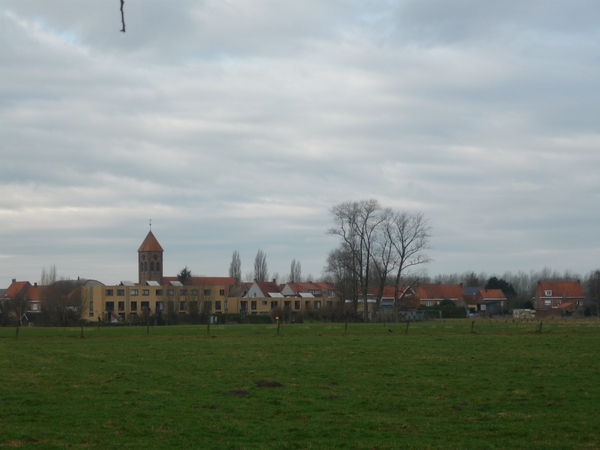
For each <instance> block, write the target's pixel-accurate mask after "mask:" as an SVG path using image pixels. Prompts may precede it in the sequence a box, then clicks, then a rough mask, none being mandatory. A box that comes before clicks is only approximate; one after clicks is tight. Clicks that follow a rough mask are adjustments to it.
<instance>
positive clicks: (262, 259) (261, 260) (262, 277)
mask: <svg viewBox="0 0 600 450" xmlns="http://www.w3.org/2000/svg"><path fill="white" fill-rule="evenodd" d="M254 279H255V280H256V281H259V282H263V281H267V280H268V279H269V271H268V269H267V255H266V253H264V252H263V251H262V250H258V252H257V253H256V258H254Z"/></svg>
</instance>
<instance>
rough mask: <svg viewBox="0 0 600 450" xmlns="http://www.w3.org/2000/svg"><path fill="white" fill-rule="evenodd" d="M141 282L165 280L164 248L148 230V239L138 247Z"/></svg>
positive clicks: (160, 281) (160, 282) (143, 283)
mask: <svg viewBox="0 0 600 450" xmlns="http://www.w3.org/2000/svg"><path fill="white" fill-rule="evenodd" d="M138 273H139V278H138V280H139V283H140V284H141V285H142V286H143V285H145V284H146V281H156V282H158V284H160V285H162V282H163V249H162V247H161V246H160V244H159V243H158V241H157V240H156V238H155V237H154V234H152V230H150V231H149V232H148V235H147V236H146V239H144V242H142V245H140V248H139V249H138Z"/></svg>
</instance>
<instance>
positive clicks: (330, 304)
mask: <svg viewBox="0 0 600 450" xmlns="http://www.w3.org/2000/svg"><path fill="white" fill-rule="evenodd" d="M325 304H326V305H327V307H328V308H333V302H332V301H331V300H327V301H326V302H325Z"/></svg>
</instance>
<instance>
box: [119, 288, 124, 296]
mask: <svg viewBox="0 0 600 450" xmlns="http://www.w3.org/2000/svg"><path fill="white" fill-rule="evenodd" d="M117 295H118V296H119V297H123V296H124V295H125V289H117Z"/></svg>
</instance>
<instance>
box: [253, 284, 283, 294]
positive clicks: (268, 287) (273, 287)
mask: <svg viewBox="0 0 600 450" xmlns="http://www.w3.org/2000/svg"><path fill="white" fill-rule="evenodd" d="M256 284H257V285H258V288H259V289H260V290H261V291H262V293H263V294H268V293H269V292H281V290H280V289H279V286H277V284H276V283H273V282H272V281H264V282H257V283H256Z"/></svg>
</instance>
